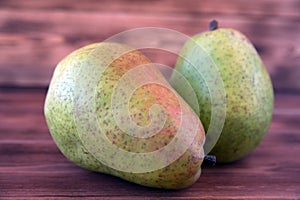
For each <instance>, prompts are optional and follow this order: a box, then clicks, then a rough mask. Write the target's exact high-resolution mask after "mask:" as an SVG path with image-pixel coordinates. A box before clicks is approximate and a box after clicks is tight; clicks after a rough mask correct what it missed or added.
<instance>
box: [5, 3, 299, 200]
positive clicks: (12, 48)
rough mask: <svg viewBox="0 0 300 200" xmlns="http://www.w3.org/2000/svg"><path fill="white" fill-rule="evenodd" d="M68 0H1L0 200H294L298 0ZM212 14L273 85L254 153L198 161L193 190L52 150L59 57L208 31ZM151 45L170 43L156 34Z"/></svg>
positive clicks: (157, 56)
mask: <svg viewBox="0 0 300 200" xmlns="http://www.w3.org/2000/svg"><path fill="white" fill-rule="evenodd" d="M74 2H75V1H72V0H51V1H40V0H26V1H21V0H0V200H2V199H73V198H76V197H77V198H78V199H82V198H83V197H85V198H90V199H93V198H96V199H102V198H103V199H105V198H106V199H144V198H147V199H158V198H161V199H280V200H281V199H300V159H299V154H300V78H299V77H300V47H299V44H300V21H299V19H300V1H299V0H252V1H248V0H230V1H224V0H201V1H200V0H189V1H184V0H178V1H177V0H176V1H174V0H159V1H151V0H143V1H134V0H114V1H111V0H101V1H97V0H84V1H76V3H74ZM79 2H80V3H79ZM211 19H218V20H219V24H220V27H230V28H234V29H237V30H239V31H241V32H243V33H244V34H245V35H246V36H247V37H249V39H250V40H251V41H252V42H253V43H254V46H255V47H256V49H257V50H258V52H259V54H260V55H261V57H262V59H263V61H264V63H265V64H266V68H267V70H268V72H269V73H270V75H271V78H272V82H273V84H274V89H275V92H276V95H275V111H274V116H273V121H272V124H271V127H270V130H269V132H268V133H267V135H266V138H265V139H264V140H263V142H262V143H261V144H260V146H259V147H258V148H257V149H256V150H255V151H254V152H253V153H252V154H251V155H249V156H248V157H246V158H245V159H243V160H240V161H238V162H235V163H232V164H228V165H219V166H215V167H204V168H203V171H202V175H201V177H200V179H199V180H198V181H197V183H196V184H194V185H193V186H192V187H190V188H187V189H184V190H180V191H168V190H159V189H152V188H146V187H142V186H139V185H136V184H132V183H130V182H127V181H124V180H121V179H119V178H116V177H112V176H109V175H104V174H99V173H93V172H90V171H87V170H84V169H81V168H79V167H77V166H75V165H74V164H72V163H71V162H69V161H68V160H67V159H66V158H65V157H64V156H63V155H62V154H61V153H60V152H59V150H58V148H57V147H56V146H55V144H54V142H53V140H52V138H51V136H50V134H49V131H48V128H47V126H46V123H45V119H44V116H43V103H44V99H45V94H46V89H45V88H47V87H48V85H49V81H50V79H51V75H52V73H53V70H54V68H55V65H56V64H57V63H58V62H59V60H60V59H62V58H63V57H64V56H65V55H67V54H69V53H70V52H71V51H73V50H75V49H77V48H79V47H81V46H83V45H87V44H89V43H93V42H100V41H103V40H105V39H106V38H108V37H111V36H112V35H114V34H118V33H120V32H122V31H126V30H129V29H132V28H141V27H162V28H169V29H174V30H177V31H180V32H182V33H184V34H187V35H189V36H192V35H194V34H197V33H199V32H203V31H207V29H208V22H209V21H210V20H211ZM164 37H165V38H168V35H165V36H164ZM123 39H124V40H126V39H127V38H123ZM151 41H152V40H151ZM152 42H153V43H154V44H164V45H171V46H173V45H175V44H177V41H176V40H174V41H172V42H171V43H168V42H165V41H164V38H161V37H158V38H156V39H155V40H153V41H152ZM149 56H150V58H151V59H152V61H153V62H157V63H162V64H166V65H168V66H174V63H175V61H176V56H174V55H173V56H170V55H166V54H163V53H162V52H161V51H160V52H156V53H153V54H151V53H150V54H149Z"/></svg>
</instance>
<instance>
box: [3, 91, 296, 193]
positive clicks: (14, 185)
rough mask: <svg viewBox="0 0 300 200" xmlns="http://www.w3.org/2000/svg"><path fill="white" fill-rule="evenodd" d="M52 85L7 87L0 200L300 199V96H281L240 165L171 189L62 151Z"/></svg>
mask: <svg viewBox="0 0 300 200" xmlns="http://www.w3.org/2000/svg"><path fill="white" fill-rule="evenodd" d="M45 94H46V90H45V89H12V88H6V89H1V90H0V121H1V124H0V199H58V198H59V199H60V198H61V199H69V197H72V199H73V198H78V199H82V198H83V197H85V198H87V199H93V198H99V199H100V198H101V199H102V198H103V199H143V198H147V199H157V198H162V199H299V198H300V168H299V166H300V159H299V153H300V145H299V144H300V104H299V102H300V95H288V94H286V95H276V98H275V111H274V117H273V121H272V125H271V128H270V130H269V132H268V134H267V136H266V138H265V139H264V140H263V142H262V143H261V145H260V146H259V147H258V148H257V149H256V150H255V151H254V152H253V153H252V154H251V155H249V156H248V157H246V158H245V159H243V160H240V161H238V162H236V163H232V164H228V165H219V166H215V167H204V169H203V172H202V175H201V177H200V179H199V180H198V181H197V182H196V184H194V185H193V186H192V187H190V188H187V189H184V190H179V191H168V190H161V189H152V188H146V187H143V186H139V185H136V184H133V183H130V182H127V181H124V180H121V179H119V178H116V177H112V176H109V175H104V174H99V173H94V172H90V171H87V170H84V169H81V168H79V167H77V166H75V165H74V164H73V163H71V162H69V161H68V160H67V159H66V158H65V157H64V156H63V155H62V154H61V153H60V152H59V150H58V149H57V147H56V146H55V144H54V142H53V140H52V138H51V137H50V134H49V131H48V129H47V126H46V123H45V119H44V116H43V103H44V98H45Z"/></svg>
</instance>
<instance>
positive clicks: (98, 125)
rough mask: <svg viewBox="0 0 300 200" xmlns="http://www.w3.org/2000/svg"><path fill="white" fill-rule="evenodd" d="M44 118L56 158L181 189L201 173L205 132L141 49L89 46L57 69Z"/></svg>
mask: <svg viewBox="0 0 300 200" xmlns="http://www.w3.org/2000/svg"><path fill="white" fill-rule="evenodd" d="M44 113H45V117H46V121H47V125H48V127H49V130H50V132H51V135H52V137H53V139H54V141H55V143H56V144H57V146H58V148H59V149H60V150H61V152H62V153H63V154H64V155H65V156H66V157H67V158H68V159H69V160H71V161H72V162H74V163H75V164H77V165H78V166H81V167H83V168H85V169H88V170H92V171H96V172H101V173H106V174H111V175H114V176H117V177H120V178H122V179H125V180H128V181H131V182H134V183H137V184H141V185H144V186H150V187H157V188H168V189H180V188H185V187H188V186H190V185H192V184H193V183H194V182H195V181H197V179H198V178H199V176H200V174H201V164H202V161H203V158H204V151H203V143H204V140H205V132H204V128H203V127H202V124H201V122H200V120H199V118H198V116H197V115H196V114H195V112H194V111H193V110H192V109H191V108H190V107H189V106H188V104H187V103H186V102H185V101H184V100H183V99H182V98H181V97H180V96H179V95H178V94H177V93H176V91H175V90H173V89H172V88H171V87H170V85H169V84H168V82H167V81H166V80H165V79H164V77H163V76H162V74H161V73H160V71H159V70H158V69H157V68H156V67H155V66H154V65H153V64H151V62H150V60H149V59H148V58H147V57H146V56H145V55H143V54H142V53H141V52H140V51H137V50H134V49H131V48H129V47H127V46H125V45H121V44H117V43H96V44H91V45H88V46H85V47H83V48H80V49H78V50H76V51H74V52H73V53H71V54H70V55H68V56H67V57H65V58H64V59H63V60H62V61H61V62H60V63H59V64H58V65H57V67H56V69H55V71H54V74H53V78H52V80H51V83H50V86H49V90H48V93H47V97H46V100H45V106H44Z"/></svg>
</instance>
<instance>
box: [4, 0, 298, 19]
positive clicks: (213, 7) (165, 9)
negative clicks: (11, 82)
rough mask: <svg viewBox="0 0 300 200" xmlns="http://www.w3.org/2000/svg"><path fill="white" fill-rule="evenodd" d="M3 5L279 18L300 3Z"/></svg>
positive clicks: (209, 0)
mask: <svg viewBox="0 0 300 200" xmlns="http://www.w3.org/2000/svg"><path fill="white" fill-rule="evenodd" d="M0 7H2V8H9V9H16V10H25V9H26V10H64V11H67V12H69V11H74V10H75V11H89V12H131V13H142V14H150V15H153V14H155V15H156V14H160V15H166V14H167V15H178V14H181V15H192V16H195V15H200V14H201V15H203V14H216V13H220V14H224V15H228V14H229V15H266V16H280V17H299V16H300V13H299V9H300V3H299V1H297V0H285V1H280V0H272V1H270V0H260V1H257V2H253V1H246V0H231V1H230V2H226V1H223V0H202V1H198V0H190V1H188V2H186V1H182V0H180V1H173V0H163V1H131V0H115V1H113V3H112V2H111V1H109V0H102V1H101V3H99V2H98V1H97V0H85V1H82V2H80V3H74V2H73V1H72V0H63V1H62V0H52V1H46V2H41V1H39V0H27V1H26V2H24V1H20V0H2V1H0Z"/></svg>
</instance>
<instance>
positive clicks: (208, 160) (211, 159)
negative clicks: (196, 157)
mask: <svg viewBox="0 0 300 200" xmlns="http://www.w3.org/2000/svg"><path fill="white" fill-rule="evenodd" d="M216 163H217V158H216V156H213V155H206V156H204V159H203V164H205V165H208V166H214V165H215V164H216Z"/></svg>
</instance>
